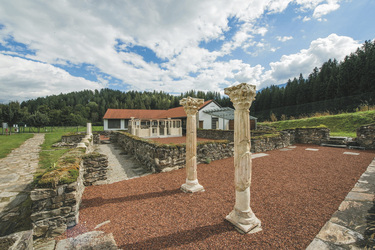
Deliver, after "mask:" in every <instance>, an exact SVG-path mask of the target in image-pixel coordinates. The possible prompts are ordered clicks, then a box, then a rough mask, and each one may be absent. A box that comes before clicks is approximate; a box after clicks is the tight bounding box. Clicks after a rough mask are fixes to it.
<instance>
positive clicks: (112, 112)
mask: <svg viewBox="0 0 375 250" xmlns="http://www.w3.org/2000/svg"><path fill="white" fill-rule="evenodd" d="M233 119H234V110H233V109H231V108H222V107H221V106H220V105H219V104H218V103H216V102H215V101H214V100H209V101H206V102H204V103H203V104H202V105H201V106H200V107H199V110H198V113H197V121H198V124H197V127H198V128H201V129H226V130H228V129H233ZM103 120H104V130H125V131H128V132H129V133H131V134H133V135H137V136H139V137H167V136H171V137H172V136H182V134H184V132H185V130H186V113H185V110H184V108H183V107H182V106H181V107H177V108H172V109H168V110H145V109H108V110H107V112H106V113H105V115H104V117H103Z"/></svg>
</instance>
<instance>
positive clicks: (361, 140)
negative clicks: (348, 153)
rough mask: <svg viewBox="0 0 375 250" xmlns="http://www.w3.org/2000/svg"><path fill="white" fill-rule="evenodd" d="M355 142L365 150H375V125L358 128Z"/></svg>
mask: <svg viewBox="0 0 375 250" xmlns="http://www.w3.org/2000/svg"><path fill="white" fill-rule="evenodd" d="M356 142H357V143H358V145H360V146H361V147H364V148H366V149H375V123H373V124H369V125H366V126H361V127H359V128H358V129H357V138H356Z"/></svg>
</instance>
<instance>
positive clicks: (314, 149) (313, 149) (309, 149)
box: [305, 148, 319, 151]
mask: <svg viewBox="0 0 375 250" xmlns="http://www.w3.org/2000/svg"><path fill="white" fill-rule="evenodd" d="M305 150H306V151H319V149H317V148H306V149H305Z"/></svg>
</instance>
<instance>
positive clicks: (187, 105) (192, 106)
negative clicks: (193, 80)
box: [180, 96, 204, 115]
mask: <svg viewBox="0 0 375 250" xmlns="http://www.w3.org/2000/svg"><path fill="white" fill-rule="evenodd" d="M203 103H204V100H203V99H198V98H192V97H190V96H188V97H187V98H183V99H181V100H180V105H182V106H183V107H184V110H185V112H186V114H187V115H195V114H196V113H197V112H198V109H199V107H200V106H201V105H202V104H203Z"/></svg>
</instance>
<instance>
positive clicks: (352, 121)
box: [259, 110, 375, 137]
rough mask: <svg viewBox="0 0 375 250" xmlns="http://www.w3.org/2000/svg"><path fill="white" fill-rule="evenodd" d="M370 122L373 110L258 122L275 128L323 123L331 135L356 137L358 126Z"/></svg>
mask: <svg viewBox="0 0 375 250" xmlns="http://www.w3.org/2000/svg"><path fill="white" fill-rule="evenodd" d="M371 123H375V110H370V111H361V112H356V113H345V114H339V115H327V116H320V117H311V118H306V119H298V120H287V121H277V122H263V123H259V124H260V125H266V126H272V127H275V128H276V129H277V130H284V129H293V128H303V127H315V126H321V125H324V126H326V127H328V128H329V129H330V130H331V136H348V137H356V129H357V128H358V127H360V126H363V125H367V124H371Z"/></svg>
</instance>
